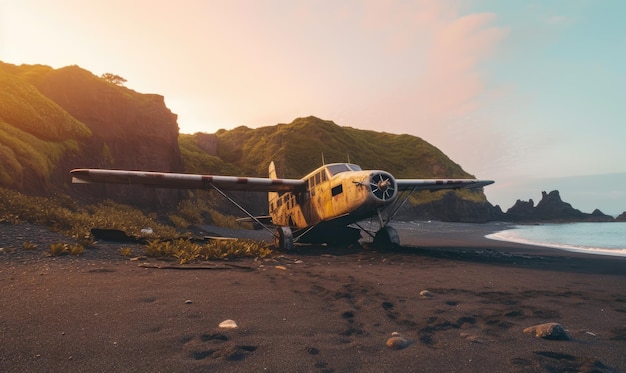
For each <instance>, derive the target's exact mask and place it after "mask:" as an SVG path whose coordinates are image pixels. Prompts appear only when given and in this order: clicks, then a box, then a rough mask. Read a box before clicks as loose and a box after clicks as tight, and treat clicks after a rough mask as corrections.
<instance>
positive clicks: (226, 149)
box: [216, 117, 470, 178]
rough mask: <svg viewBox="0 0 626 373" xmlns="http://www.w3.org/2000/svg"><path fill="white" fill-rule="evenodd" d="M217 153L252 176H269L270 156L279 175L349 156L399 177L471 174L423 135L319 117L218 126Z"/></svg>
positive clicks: (302, 171) (292, 175)
mask: <svg viewBox="0 0 626 373" xmlns="http://www.w3.org/2000/svg"><path fill="white" fill-rule="evenodd" d="M216 135H217V139H218V154H217V155H218V156H219V157H220V158H221V159H222V160H224V161H225V162H228V163H232V164H233V165H236V166H237V167H239V168H240V169H241V170H243V171H244V172H246V173H247V174H249V175H253V176H265V175H266V174H267V166H268V164H269V162H270V161H272V160H273V161H274V162H276V166H277V170H278V172H279V175H280V176H282V177H288V178H299V177H302V176H304V175H306V174H307V173H308V172H310V171H312V170H314V169H315V168H317V167H319V166H320V165H322V159H323V160H324V162H325V163H334V162H347V161H348V160H349V161H350V162H352V163H356V164H359V165H360V166H361V167H363V168H366V169H383V170H387V171H390V172H391V173H393V174H394V175H395V176H396V177H414V178H437V177H451V178H452V177H470V175H469V174H468V173H466V172H465V171H463V169H462V168H461V167H460V166H459V165H457V164H456V163H454V162H452V161H451V160H450V159H449V158H448V157H447V156H446V155H445V154H443V153H442V152H441V151H440V150H439V149H437V148H435V147H434V146H432V145H430V144H428V143H427V142H425V141H424V140H422V139H420V138H419V137H415V136H410V135H394V134H389V133H379V132H374V131H365V130H359V129H354V128H350V127H341V126H338V125H336V124H335V123H333V122H332V121H326V120H321V119H319V118H316V117H306V118H298V119H296V120H294V121H293V122H291V123H289V124H278V125H275V126H268V127H262V128H257V129H251V128H247V127H238V128H235V129H233V130H230V131H226V130H220V131H218V132H217V133H216Z"/></svg>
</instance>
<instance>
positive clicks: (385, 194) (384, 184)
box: [370, 173, 396, 201]
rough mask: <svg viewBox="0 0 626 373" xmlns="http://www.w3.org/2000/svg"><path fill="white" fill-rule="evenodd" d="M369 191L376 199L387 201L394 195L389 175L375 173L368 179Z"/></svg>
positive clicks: (392, 182)
mask: <svg viewBox="0 0 626 373" xmlns="http://www.w3.org/2000/svg"><path fill="white" fill-rule="evenodd" d="M370 189H371V190H372V193H374V195H375V196H376V198H378V199H380V200H383V201H387V200H389V199H391V198H393V197H394V196H395V194H396V187H395V183H394V180H393V178H392V177H391V175H388V174H383V173H376V174H373V175H372V176H371V177H370Z"/></svg>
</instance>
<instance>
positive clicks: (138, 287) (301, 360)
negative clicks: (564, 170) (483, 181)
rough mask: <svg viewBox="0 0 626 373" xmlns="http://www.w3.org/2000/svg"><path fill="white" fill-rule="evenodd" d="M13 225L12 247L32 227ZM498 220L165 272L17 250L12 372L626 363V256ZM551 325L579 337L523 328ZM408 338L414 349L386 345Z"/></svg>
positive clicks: (2, 358) (4, 325) (116, 258)
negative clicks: (537, 238) (390, 241)
mask: <svg viewBox="0 0 626 373" xmlns="http://www.w3.org/2000/svg"><path fill="white" fill-rule="evenodd" d="M8 229H9V228H8V226H3V225H0V231H4V232H5V233H4V236H0V237H3V239H4V240H5V241H6V240H7V237H9V236H11V237H13V236H15V234H16V233H15V232H16V231H19V230H20V229H21V228H20V227H19V226H17V227H16V226H11V228H10V229H12V231H10V232H9V233H6V232H7V230H8ZM29 229H31V230H30V232H29V235H32V236H37V232H38V231H37V229H36V228H32V227H29ZM498 229H502V228H501V226H498V225H494V224H488V225H469V224H462V225H445V224H435V225H426V223H424V224H423V225H419V226H417V225H408V224H400V225H399V231H400V237H401V239H402V242H403V246H402V247H400V248H397V249H394V250H389V251H375V250H372V249H371V248H368V247H365V248H364V249H362V248H356V247H355V248H349V249H338V248H328V247H301V248H299V249H298V251H297V252H295V253H289V254H282V255H280V254H277V255H275V256H273V257H272V258H270V259H266V260H254V259H242V260H234V261H230V262H210V263H199V264H198V265H197V266H196V267H197V268H195V269H194V268H193V267H194V266H187V267H186V268H187V269H173V268H165V269H156V268H151V267H153V266H166V267H167V266H168V265H170V264H171V263H168V262H162V261H157V260H154V259H148V260H139V261H130V260H129V259H128V258H126V257H123V256H121V255H120V254H119V247H120V246H128V245H120V244H113V243H99V244H97V245H96V247H95V248H91V249H87V251H86V252H85V253H84V254H83V255H81V256H78V257H74V256H63V257H54V258H52V257H46V256H45V255H43V251H44V250H43V249H39V250H31V251H25V250H23V249H20V248H17V249H16V250H5V252H4V254H1V255H0V281H1V283H2V287H1V288H0V299H2V302H1V303H0V335H2V344H1V345H0V371H3V372H23V371H35V372H37V371H115V372H126V371H151V372H157V371H161V372H169V371H186V372H187V371H198V372H201V371H202V372H204V371H219V372H259V371H267V372H290V371H299V372H345V371H361V372H388V371H430V372H464V371H502V372H504V371H507V372H509V371H513V372H515V371H519V372H543V371H546V372H555V371H582V372H585V371H589V372H590V371H594V372H619V371H626V356H625V355H626V354H625V353H624V352H625V351H626V259H625V258H620V257H607V256H592V255H585V254H578V253H571V252H566V251H559V250H553V249H548V248H542V247H536V246H528V245H521V244H514V243H506V242H501V241H492V240H488V239H485V238H483V236H484V235H485V234H488V233H491V232H493V231H494V230H498ZM11 232H12V233H11ZM39 236H40V237H42V238H41V239H42V240H43V241H42V242H45V241H46V240H51V239H53V238H50V237H46V236H45V234H43V235H39ZM29 237H30V236H29ZM3 245H4V246H5V249H6V248H7V246H6V245H8V244H7V242H4V243H2V242H0V247H2V246H3ZM13 245H15V243H13ZM133 250H137V252H139V250H140V248H139V247H133ZM9 251H12V252H9ZM423 290H428V292H429V293H430V295H431V296H429V297H425V296H422V295H420V292H422V291H423ZM226 319H232V320H234V321H235V322H236V323H237V324H238V326H239V327H238V328H236V329H221V328H219V327H218V325H219V324H220V322H222V321H224V320H226ZM546 322H557V323H560V324H561V325H562V326H563V327H564V328H565V329H566V330H567V331H568V333H569V335H570V336H571V337H572V339H571V340H569V341H554V340H545V339H540V338H536V337H534V336H531V335H529V334H525V333H524V332H523V329H524V328H526V327H529V326H532V325H536V324H541V323H546ZM394 332H396V333H399V334H400V336H401V337H402V338H404V340H405V341H406V342H407V345H406V346H404V348H401V349H392V348H389V347H388V346H387V345H386V342H387V341H388V339H389V338H390V337H391V336H392V333H394Z"/></svg>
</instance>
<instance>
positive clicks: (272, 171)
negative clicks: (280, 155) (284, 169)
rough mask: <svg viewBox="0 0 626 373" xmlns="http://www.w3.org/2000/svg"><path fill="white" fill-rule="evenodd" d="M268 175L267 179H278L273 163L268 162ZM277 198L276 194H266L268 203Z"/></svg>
mask: <svg viewBox="0 0 626 373" xmlns="http://www.w3.org/2000/svg"><path fill="white" fill-rule="evenodd" d="M268 174H269V178H270V179H278V177H277V176H276V166H275V165H274V161H271V162H270V166H269V169H268ZM277 198H278V193H276V192H269V193H267V201H268V202H270V203H271V202H272V201H273V200H275V199H277Z"/></svg>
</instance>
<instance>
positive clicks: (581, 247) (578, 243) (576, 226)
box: [485, 222, 626, 256]
mask: <svg viewBox="0 0 626 373" xmlns="http://www.w3.org/2000/svg"><path fill="white" fill-rule="evenodd" d="M485 237H487V238H489V239H492V240H500V241H509V242H517V243H524V244H532V245H539V246H547V247H552V248H556V249H562V250H567V251H577V252H581V253H588V254H598V255H614V256H626V222H611V223H568V224H541V225H518V226H515V228H513V229H507V230H503V231H500V232H496V233H493V234H489V235H487V236H485Z"/></svg>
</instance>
